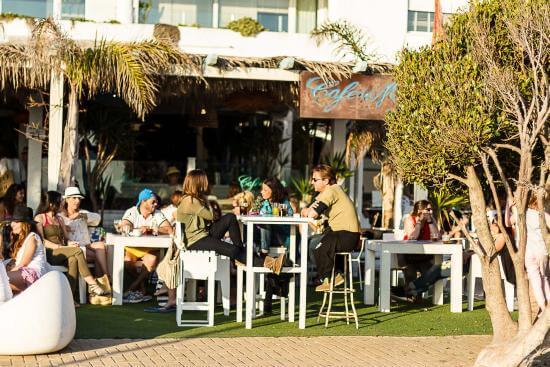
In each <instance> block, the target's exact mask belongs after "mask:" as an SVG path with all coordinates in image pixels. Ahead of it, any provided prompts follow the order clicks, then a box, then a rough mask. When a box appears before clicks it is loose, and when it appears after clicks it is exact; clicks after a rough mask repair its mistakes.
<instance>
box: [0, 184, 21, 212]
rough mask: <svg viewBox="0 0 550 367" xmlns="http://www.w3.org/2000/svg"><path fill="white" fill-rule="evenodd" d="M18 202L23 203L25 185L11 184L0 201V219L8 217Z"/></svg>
mask: <svg viewBox="0 0 550 367" xmlns="http://www.w3.org/2000/svg"><path fill="white" fill-rule="evenodd" d="M18 204H19V205H25V186H23V185H21V184H12V185H11V186H10V187H9V188H8V190H7V191H6V194H5V195H4V197H3V198H2V201H1V202H0V221H3V220H8V219H10V218H11V217H12V215H13V210H14V208H15V206H16V205H18Z"/></svg>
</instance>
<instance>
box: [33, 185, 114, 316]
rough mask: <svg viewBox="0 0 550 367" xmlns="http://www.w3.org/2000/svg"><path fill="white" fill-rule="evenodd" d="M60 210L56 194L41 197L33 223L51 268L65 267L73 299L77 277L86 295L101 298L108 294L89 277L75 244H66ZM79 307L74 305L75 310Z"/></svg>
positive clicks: (84, 260) (58, 198) (82, 254)
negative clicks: (83, 286)
mask: <svg viewBox="0 0 550 367" xmlns="http://www.w3.org/2000/svg"><path fill="white" fill-rule="evenodd" d="M60 208H61V194H60V193H58V192H57V191H48V192H47V193H45V194H44V195H42V200H41V202H40V205H39V207H38V209H37V211H36V212H37V214H36V216H35V217H34V220H35V221H36V222H37V225H36V229H37V231H38V233H39V234H40V236H41V237H42V238H43V239H44V246H45V247H46V259H47V261H48V263H50V264H51V265H63V266H67V269H68V270H67V278H68V279H69V284H70V286H71V291H72V292H73V296H76V285H77V281H78V275H79V274H80V276H81V277H82V278H83V279H84V281H85V282H86V283H87V284H88V290H89V293H90V294H91V295H92V296H104V295H107V294H109V291H108V290H105V289H103V288H102V287H101V285H100V284H99V283H98V282H97V280H96V279H95V278H94V277H93V276H92V274H91V273H90V269H89V268H88V263H87V262H86V258H85V257H84V252H83V251H82V249H81V248H80V246H79V244H78V242H75V241H69V240H67V238H68V234H67V230H66V228H65V224H64V223H63V219H61V216H60V215H59V210H60ZM79 306H80V305H79V304H78V303H77V302H76V301H75V307H79Z"/></svg>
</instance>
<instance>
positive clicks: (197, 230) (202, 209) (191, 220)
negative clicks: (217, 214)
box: [176, 196, 214, 246]
mask: <svg viewBox="0 0 550 367" xmlns="http://www.w3.org/2000/svg"><path fill="white" fill-rule="evenodd" d="M176 219H177V221H178V222H180V223H183V225H184V226H185V240H186V241H187V246H191V245H192V244H194V243H195V242H197V241H198V240H200V239H202V238H204V237H206V236H208V225H209V224H210V222H212V220H213V219H214V214H213V213H212V209H210V208H208V207H206V206H204V205H203V204H202V203H201V202H200V201H199V200H198V199H196V198H192V197H191V196H184V197H183V199H182V200H181V202H180V204H179V206H178V210H177V212H176Z"/></svg>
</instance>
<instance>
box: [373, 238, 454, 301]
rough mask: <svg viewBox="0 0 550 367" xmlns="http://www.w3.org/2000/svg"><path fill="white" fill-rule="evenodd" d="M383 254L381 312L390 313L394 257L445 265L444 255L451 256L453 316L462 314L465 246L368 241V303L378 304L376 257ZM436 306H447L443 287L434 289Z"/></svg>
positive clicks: (441, 243)
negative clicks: (426, 258)
mask: <svg viewBox="0 0 550 367" xmlns="http://www.w3.org/2000/svg"><path fill="white" fill-rule="evenodd" d="M377 251H379V252H380V311H381V312H390V281H391V280H390V279H391V276H390V274H391V255H392V254H426V255H434V262H435V264H441V262H442V258H443V255H451V312H462V244H461V243H451V244H445V243H443V242H440V241H438V242H432V241H393V240H392V241H368V243H367V246H366V248H365V293H364V303H365V304H367V305H373V304H374V282H375V253H376V252H377ZM433 301H434V304H438V305H442V304H443V283H442V282H441V281H438V282H436V283H435V285H434V298H433Z"/></svg>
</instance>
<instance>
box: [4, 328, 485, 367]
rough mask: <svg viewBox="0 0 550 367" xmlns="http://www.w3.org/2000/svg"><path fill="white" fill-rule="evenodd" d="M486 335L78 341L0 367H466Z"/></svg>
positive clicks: (13, 359) (6, 358)
mask: <svg viewBox="0 0 550 367" xmlns="http://www.w3.org/2000/svg"><path fill="white" fill-rule="evenodd" d="M489 342H490V336H486V335H482V336H477V335H476V336H445V337H372V336H338V337H328V336H327V337H311V338H304V337H281V338H267V337H254V338H248V337H247V338H195V339H148V340H135V339H80V340H75V341H73V342H72V343H71V344H70V345H69V347H68V348H66V349H65V350H63V351H62V352H61V353H53V354H48V355H39V356H25V357H16V356H14V357H10V356H0V366H117V367H118V366H159V365H160V366H163V367H165V366H377V367H384V366H405V367H413V366H453V367H456V366H471V365H472V364H473V362H474V360H475V358H476V356H477V354H478V352H479V351H480V350H481V348H482V347H483V346H485V345H486V344H488V343H489Z"/></svg>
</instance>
